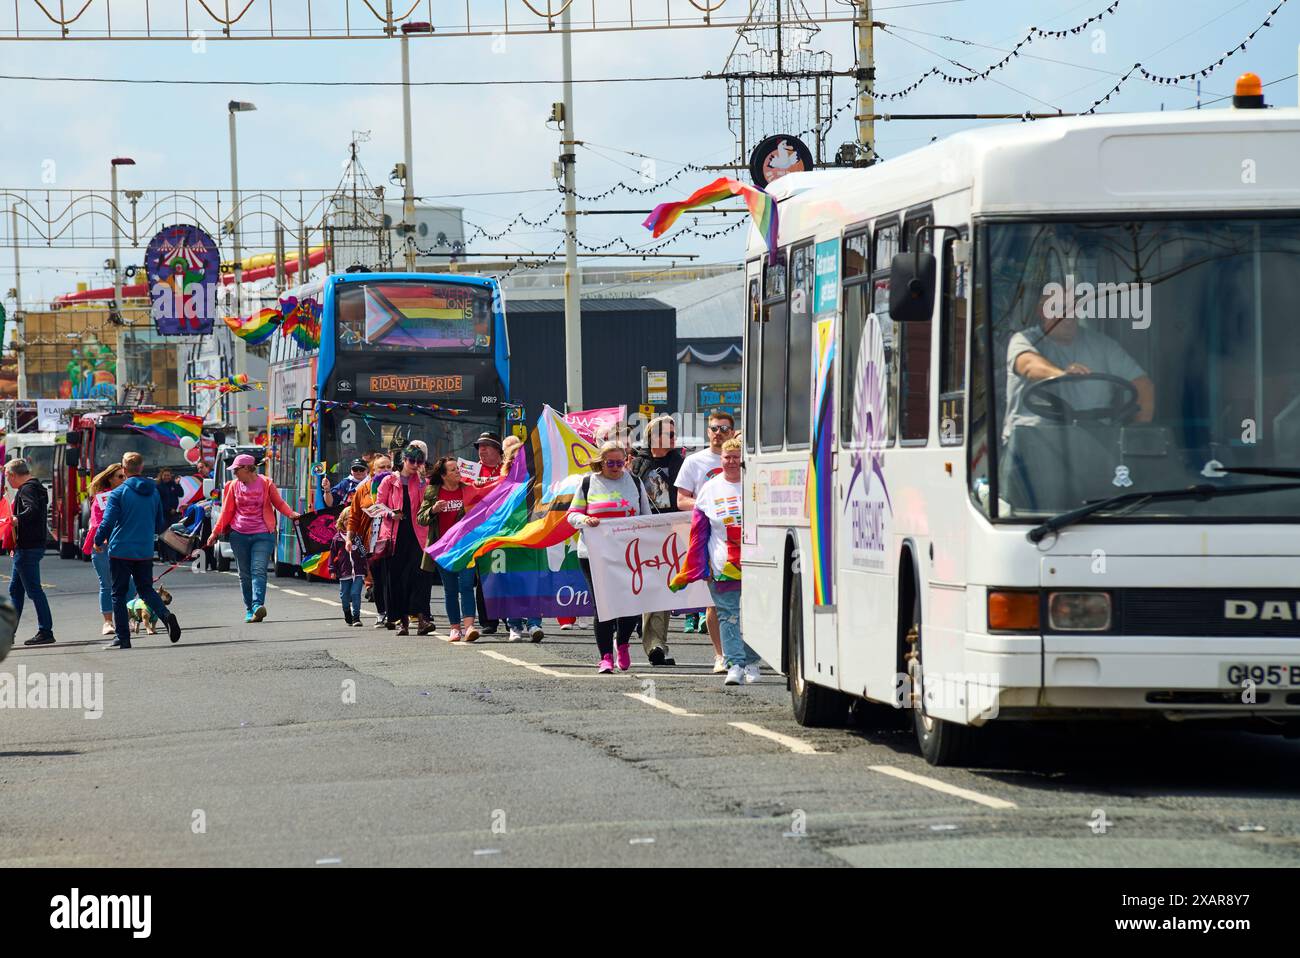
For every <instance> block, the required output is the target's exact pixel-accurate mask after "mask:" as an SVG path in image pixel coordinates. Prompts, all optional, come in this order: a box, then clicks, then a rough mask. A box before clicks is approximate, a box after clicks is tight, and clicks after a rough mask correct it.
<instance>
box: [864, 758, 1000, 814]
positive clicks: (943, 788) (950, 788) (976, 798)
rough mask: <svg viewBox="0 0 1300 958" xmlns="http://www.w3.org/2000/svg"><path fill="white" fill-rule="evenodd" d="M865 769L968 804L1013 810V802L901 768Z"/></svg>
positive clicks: (876, 766) (878, 766)
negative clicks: (930, 789) (923, 787)
mask: <svg viewBox="0 0 1300 958" xmlns="http://www.w3.org/2000/svg"><path fill="white" fill-rule="evenodd" d="M867 768H869V769H871V770H872V771H873V772H883V773H884V774H885V775H892V776H894V778H901V779H902V780H903V781H905V782H911V783H913V784H914V785H923V786H925V787H926V788H932V789H934V790H935V791H936V792H943V793H944V794H945V795H954V796H956V797H957V798H964V799H966V800H967V801H968V802H976V803H977V804H980V805H985V806H987V807H989V808H1015V807H1016V803H1015V802H1008V801H1007V800H1006V799H1003V798H994V797H993V796H992V795H981V794H980V793H979V792H973V791H971V790H970V789H969V788H961V787H960V786H957V785H949V784H948V783H947V782H941V781H939V780H938V779H937V778H930V777H929V776H928V775H917V774H916V773H915V772H908V771H904V770H903V769H901V768H895V767H894V766H892V765H868V766H867Z"/></svg>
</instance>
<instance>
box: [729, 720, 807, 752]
mask: <svg viewBox="0 0 1300 958" xmlns="http://www.w3.org/2000/svg"><path fill="white" fill-rule="evenodd" d="M727 724H728V725H730V726H731V727H732V728H738V729H740V730H741V731H742V732H748V733H749V734H750V735H757V736H758V737H759V738H766V739H771V740H772V741H773V742H776V743H778V744H780V745H784V746H785V747H786V748H788V749H789V750H790V751H792V752H794V753H795V754H796V755H822V754H825V753H823V752H819V751H817V749H815V748H813V745H812V743H811V742H805V741H804V740H803V739H801V738H795V737H794V736H792V735H782V734H781V733H780V732H773V731H772V730H771V729H767V728H763V726H761V725H754V724H753V723H752V722H728V723H727Z"/></svg>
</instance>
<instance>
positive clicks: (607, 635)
mask: <svg viewBox="0 0 1300 958" xmlns="http://www.w3.org/2000/svg"><path fill="white" fill-rule="evenodd" d="M578 561H579V562H581V563H582V574H583V575H585V576H586V577H587V584H588V585H591V563H590V562H588V561H587V560H586V559H579V560H578ZM591 601H592V602H593V604H594V603H595V601H596V587H595V586H594V585H593V586H591ZM640 621H641V616H639V615H621V616H619V617H618V618H616V619H603V620H602V619H597V620H596V648H597V649H598V650H599V651H600V654H601V655H612V654H613V652H614V633H615V631H616V630H617V632H618V644H619V645H627V644H628V642H630V641H631V640H632V632H633V631H634V630H635V629H636V627H637V624H638V623H639V622H640Z"/></svg>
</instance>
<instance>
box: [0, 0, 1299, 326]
mask: <svg viewBox="0 0 1300 958" xmlns="http://www.w3.org/2000/svg"><path fill="white" fill-rule="evenodd" d="M476 2H477V0H476ZM512 2H513V0H512ZM604 2H608V0H602V3H604ZM637 2H638V3H639V2H642V0H637ZM828 2H829V4H830V6H831V8H832V9H833V8H834V6H835V4H836V2H838V0H828ZM909 2H910V0H878V2H877V8H878V12H877V13H876V19H878V20H881V21H884V22H886V23H889V24H891V25H894V26H896V27H897V28H899V29H897V30H895V31H893V32H891V33H889V34H884V33H880V32H878V33H877V36H876V59H877V75H878V79H877V87H878V89H880V90H881V91H891V90H895V89H899V88H901V87H904V86H906V85H907V84H908V83H910V82H911V81H913V80H915V79H916V78H917V77H918V76H919V75H920V74H921V73H923V72H924V71H925V70H927V69H928V68H929V67H930V66H932V65H940V66H942V67H944V68H945V69H947V70H949V71H950V72H953V73H957V72H960V71H959V69H958V68H957V67H954V66H952V65H951V64H950V63H947V62H946V61H944V59H943V57H951V58H953V59H955V60H958V61H960V62H961V63H963V64H966V65H968V66H971V67H974V68H976V69H981V68H983V67H984V66H986V65H988V64H990V63H992V62H994V61H996V60H998V59H1000V58H1001V57H1002V56H1003V53H1002V52H999V51H1000V50H1006V49H1009V48H1010V46H1011V45H1012V44H1014V43H1015V42H1016V41H1018V40H1019V39H1021V38H1022V37H1023V36H1024V34H1025V31H1026V30H1027V29H1028V28H1029V27H1031V26H1035V25H1036V26H1039V27H1043V28H1046V29H1059V28H1064V27H1069V26H1073V25H1075V24H1076V23H1079V22H1081V21H1082V20H1084V19H1085V18H1087V17H1088V16H1090V15H1092V14H1094V13H1097V12H1099V11H1100V10H1101V9H1103V8H1104V7H1105V6H1106V4H1107V2H1108V0H1084V2H1080V0H959V2H951V3H944V4H933V5H925V6H909V5H908V4H909ZM1276 2H1277V0H1241V2H1234V0H1121V3H1120V6H1119V9H1118V10H1117V11H1116V13H1115V14H1113V15H1111V16H1108V17H1107V18H1106V19H1104V20H1103V21H1101V22H1100V23H1098V24H1095V25H1093V26H1092V27H1090V28H1089V30H1088V31H1086V32H1085V33H1084V34H1082V35H1079V36H1075V37H1070V38H1068V39H1065V40H1052V39H1041V40H1036V41H1035V42H1034V43H1032V44H1030V45H1029V46H1028V47H1026V48H1025V49H1024V51H1023V53H1024V55H1022V56H1020V57H1019V58H1017V59H1016V60H1014V61H1012V63H1011V64H1010V65H1009V66H1008V67H1007V68H1006V69H1004V70H1001V71H999V72H997V73H995V74H994V75H993V78H991V79H989V80H985V81H981V82H978V83H974V84H967V85H961V86H953V85H950V84H946V83H943V82H942V81H941V80H937V79H935V80H931V81H929V82H928V83H927V84H925V85H924V86H922V87H921V88H920V89H919V90H917V91H916V92H915V93H914V94H912V95H910V96H908V97H907V98H905V99H903V100H901V101H894V102H892V103H890V104H888V106H886V105H885V104H881V105H880V108H881V109H889V110H893V111H897V112H915V113H924V112H934V111H944V112H976V111H979V112H991V111H998V112H1002V111H1005V112H1012V111H1016V112H1018V111H1024V110H1048V109H1049V108H1051V107H1059V108H1060V109H1063V110H1065V111H1075V110H1082V109H1086V108H1087V107H1088V106H1089V105H1090V104H1091V103H1092V101H1093V100H1094V99H1097V98H1099V97H1100V96H1102V95H1104V94H1105V93H1106V92H1107V90H1108V89H1109V88H1110V87H1111V85H1113V83H1114V82H1115V81H1116V79H1118V75H1119V74H1121V73H1123V72H1124V71H1126V70H1127V69H1128V68H1129V67H1130V66H1131V65H1132V64H1133V63H1134V62H1135V61H1141V62H1142V63H1143V64H1144V65H1145V66H1146V67H1147V68H1148V69H1151V70H1153V71H1157V72H1161V73H1183V72H1190V71H1191V70H1193V69H1199V68H1201V67H1204V66H1206V65H1208V64H1210V63H1212V62H1213V61H1214V60H1217V59H1218V58H1219V57H1220V56H1221V55H1222V54H1223V53H1224V52H1225V51H1226V50H1228V49H1229V48H1230V47H1232V46H1234V45H1235V44H1236V43H1238V42H1239V41H1240V40H1241V39H1243V38H1244V37H1245V36H1246V34H1247V33H1248V32H1249V31H1250V30H1252V29H1254V28H1255V27H1256V26H1257V25H1258V24H1259V23H1260V22H1261V21H1262V20H1263V18H1264V17H1265V15H1266V14H1267V13H1268V11H1269V10H1270V9H1271V8H1272V7H1273V6H1274V5H1275V3H1276ZM736 3H737V0H728V4H729V6H728V9H730V8H731V6H732V5H735V4H736ZM499 7H500V4H499V2H498V3H497V4H496V8H497V9H499ZM601 8H602V9H603V7H601ZM520 9H522V8H520ZM845 9H846V10H847V9H848V8H847V7H846V8H845ZM1098 29H1100V30H1103V31H1104V50H1103V49H1101V44H1099V43H1098V41H1097V37H1096V36H1095V35H1094V34H1093V31H1095V30H1098ZM908 31H912V32H908ZM926 34H941V35H947V36H950V37H956V38H961V39H964V40H968V41H971V43H975V44H984V45H986V46H985V47H979V46H973V45H971V44H969V43H966V44H963V43H957V42H953V41H950V40H944V39H941V38H939V37H936V36H928V35H926ZM734 40H735V35H734V33H733V32H732V31H731V30H728V29H712V30H681V31H655V32H638V33H606V34H599V35H578V36H576V37H575V40H574V63H575V68H574V73H575V76H576V77H578V78H606V77H617V76H660V75H683V74H700V73H704V72H706V71H709V70H712V71H718V70H721V69H722V66H723V63H724V61H725V59H726V56H727V52H728V51H729V49H730V48H731V45H732V43H733V42H734ZM1298 42H1300V0H1290V2H1289V3H1287V4H1286V5H1285V6H1284V7H1283V8H1282V9H1281V11H1279V13H1278V14H1277V15H1276V16H1275V17H1274V19H1273V26H1272V27H1271V28H1270V29H1267V30H1264V31H1263V32H1262V33H1261V34H1260V35H1259V37H1257V39H1256V40H1255V41H1254V42H1253V43H1252V44H1251V45H1250V46H1249V47H1248V49H1247V50H1246V51H1244V52H1239V53H1237V54H1236V55H1235V56H1234V57H1233V58H1231V59H1230V60H1229V61H1228V62H1227V64H1225V66H1224V67H1222V68H1220V69H1219V70H1218V71H1217V72H1216V73H1214V74H1212V75H1211V76H1210V77H1209V78H1207V79H1206V80H1205V81H1203V95H1204V97H1205V98H1206V99H1207V100H1208V99H1212V98H1214V97H1216V96H1223V95H1228V94H1231V92H1232V86H1233V81H1234V79H1235V78H1236V76H1237V75H1238V74H1240V73H1241V72H1243V71H1245V70H1247V69H1249V70H1253V71H1255V72H1257V73H1259V74H1260V75H1261V76H1262V77H1263V79H1264V80H1265V82H1268V81H1271V80H1275V79H1279V78H1282V77H1286V76H1288V75H1290V74H1294V73H1295V72H1296V59H1297V52H1296V51H1297V43H1298ZM501 46H502V43H501V41H498V42H497V47H498V48H500V47H501ZM812 46H813V47H814V48H820V49H825V50H827V51H829V52H830V53H831V54H832V56H833V58H834V65H835V67H836V68H839V69H847V68H850V67H851V66H852V62H853V58H852V50H853V36H852V31H851V29H850V27H849V25H848V24H831V25H827V26H825V27H824V28H823V29H822V32H821V33H820V35H819V36H818V37H817V39H816V40H815V41H814V43H813V44H812ZM987 47H991V48H997V49H989V48H987ZM1042 58H1047V59H1042ZM412 60H413V67H412V78H413V79H414V80H417V81H418V80H436V79H457V80H489V79H513V80H532V81H539V80H543V79H558V78H559V76H560V40H559V37H558V36H538V37H522V36H508V37H505V38H504V49H496V50H494V48H493V41H492V40H491V39H490V38H487V37H472V38H433V39H425V40H419V41H416V42H413V44H412ZM0 64H2V65H0V73H3V74H34V75H40V76H54V75H70V76H107V77H137V78H144V77H170V78H188V79H221V80H243V81H247V80H253V79H257V80H274V79H322V80H354V81H355V80H397V79H399V78H400V60H399V48H398V45H397V43H396V42H395V41H384V40H375V41H342V42H303V41H274V42H231V41H224V42H222V41H216V40H211V39H210V40H209V41H208V43H207V45H206V52H204V53H194V52H192V51H191V48H190V44H188V43H182V42H153V43H149V42H111V43H107V42H106V43H61V42H4V43H0ZM995 81H996V82H995ZM0 84H3V92H4V96H3V102H4V104H5V107H4V109H3V110H0V144H3V145H2V146H0V184H3V186H4V187H17V188H39V187H42V185H43V184H42V169H43V166H42V164H43V163H45V162H46V161H50V160H52V161H53V162H54V164H55V166H54V169H55V171H56V173H55V175H56V181H55V182H54V183H53V184H50V185H51V187H52V188H61V189H76V188H96V189H106V188H107V186H108V179H109V176H108V173H109V170H108V160H109V158H110V157H112V156H118V155H129V156H132V157H134V158H135V160H136V163H137V165H136V166H135V167H134V168H131V169H129V170H127V171H126V172H125V173H124V174H123V176H122V179H121V186H122V188H124V189H125V188H137V189H152V188H159V187H182V188H190V187H193V188H204V189H218V188H219V189H227V188H228V187H229V159H228V147H227V134H226V111H225V104H226V102H227V101H228V100H230V99H244V100H251V101H253V102H255V103H256V104H257V106H258V110H257V112H255V113H250V114H245V115H243V116H241V117H240V118H239V137H240V139H239V146H240V180H241V187H242V188H244V189H250V188H267V189H271V188H313V189H327V188H329V187H332V186H333V185H334V184H335V183H336V182H337V181H338V178H339V175H340V173H341V169H342V164H343V162H344V160H345V159H346V153H347V144H348V141H349V139H350V134H351V131H352V130H370V131H371V133H372V139H371V140H370V142H368V143H366V144H364V145H363V146H362V154H361V156H362V161H363V163H364V164H365V166H366V168H367V171H368V172H369V174H370V176H371V178H372V180H374V181H375V182H377V183H378V182H385V181H386V180H387V176H388V171H389V170H390V169H391V167H392V165H393V163H394V162H396V161H397V160H400V159H401V149H402V139H401V134H402V128H401V99H400V91H399V90H398V89H397V88H392V87H382V88H377V87H372V88H321V87H263V88H258V87H255V86H248V85H239V86H231V87H224V86H223V87H166V86H150V87H139V86H110V85H101V84H71V83H57V84H56V83H36V82H28V81H0ZM1186 86H1187V87H1189V89H1180V88H1176V87H1172V86H1157V85H1153V84H1150V83H1147V82H1145V81H1143V80H1141V79H1137V78H1135V79H1132V80H1130V81H1129V82H1128V83H1127V84H1126V85H1125V87H1124V88H1123V90H1122V91H1121V92H1120V93H1119V94H1118V95H1117V96H1115V97H1112V99H1111V101H1110V103H1109V104H1108V105H1107V109H1108V110H1114V111H1132V110H1155V109H1160V108H1161V106H1162V105H1163V106H1164V108H1165V109H1185V108H1187V107H1190V106H1192V105H1194V103H1195V93H1194V90H1193V89H1190V88H1194V83H1188V84H1186ZM851 93H852V88H851V86H850V83H849V82H848V81H844V82H842V83H837V84H836V88H835V102H836V103H837V104H838V103H842V102H844V101H845V100H847V99H848V98H849V96H850V95H851ZM1266 93H1267V96H1268V100H1269V102H1270V103H1272V104H1275V105H1278V106H1295V105H1296V81H1295V80H1294V79H1289V80H1285V81H1283V82H1280V83H1277V84H1276V85H1274V86H1272V87H1269V88H1268V90H1267V91H1266ZM560 95H561V94H560V87H559V85H558V84H544V83H540V82H534V83H531V84H528V85H523V86H468V87H426V88H418V89H416V90H415V91H414V93H413V104H414V111H413V112H414V116H415V169H416V190H417V192H418V193H419V194H421V195H423V196H426V197H429V198H430V199H431V200H433V201H440V200H435V199H434V198H436V197H439V196H444V195H446V194H454V193H501V194H503V195H495V196H476V197H466V198H463V199H454V200H446V201H445V202H450V203H456V204H459V205H463V206H464V207H465V210H466V212H465V218H466V220H467V221H469V222H471V223H477V224H481V225H483V226H484V228H486V229H489V230H491V229H500V228H501V227H502V226H503V225H504V224H505V222H506V221H508V220H509V219H510V218H511V217H512V216H514V215H515V214H516V213H519V212H525V213H526V214H528V215H529V216H531V217H537V216H540V215H544V214H545V213H546V212H549V211H550V210H551V209H552V208H554V206H555V205H556V203H557V202H558V199H559V197H558V195H557V194H555V193H553V192H549V193H548V192H539V193H523V194H514V195H506V194H507V191H517V190H548V189H550V188H552V186H553V183H552V180H551V175H550V169H551V163H552V161H553V160H554V159H555V157H556V155H557V153H558V150H557V135H556V134H555V133H554V132H553V131H552V130H550V129H548V128H547V127H546V126H545V125H544V121H545V119H546V118H547V116H548V114H549V111H550V104H551V102H552V101H553V100H558V99H560ZM1049 104H1050V107H1049V106H1048V105H1049ZM1223 106H1224V104H1223V103H1219V104H1217V105H1216V106H1215V107H1214V108H1216V109H1222V108H1223ZM972 125H977V124H975V123H972V122H966V121H960V122H959V121H952V122H932V121H916V122H903V121H898V122H894V123H879V124H877V136H878V150H879V152H880V153H881V154H882V155H883V156H884V157H886V158H887V160H890V161H892V160H894V159H896V158H898V157H900V156H901V155H902V154H904V153H905V152H906V151H907V150H909V149H913V148H915V147H918V146H920V145H923V144H924V143H926V142H927V141H928V140H929V139H930V138H931V137H934V136H943V135H945V134H947V133H950V132H953V131H955V130H958V129H963V128H966V127H969V126H972ZM575 131H576V133H577V136H578V138H579V139H582V140H587V141H590V142H591V143H593V144H599V147H598V148H596V149H593V150H585V149H584V150H582V151H580V152H579V165H578V177H579V184H578V188H579V190H580V191H581V192H583V193H597V192H601V191H603V190H604V189H606V188H607V187H609V186H610V185H612V184H614V183H615V182H618V181H620V180H626V181H628V182H632V183H637V184H638V185H640V183H639V164H640V162H641V161H640V160H639V159H637V158H635V157H632V156H629V155H627V154H625V153H619V152H617V151H618V150H628V151H635V152H640V153H645V154H647V155H649V156H653V157H655V158H656V161H657V162H656V172H657V174H658V175H659V176H660V177H661V178H662V177H664V176H667V175H669V174H671V173H672V172H674V171H675V170H676V169H678V166H679V164H682V163H687V162H692V163H715V162H721V161H725V160H726V159H728V158H729V157H730V156H731V154H732V152H733V144H734V140H733V137H732V135H731V133H730V132H729V131H728V128H727V123H726V96H725V87H724V84H723V83H721V82H719V81H716V80H714V81H685V82H671V83H635V84H632V83H620V84H603V85H602V84H583V85H579V86H578V87H577V88H576V105H575ZM772 132H778V131H772ZM853 135H854V131H853V124H852V119H851V114H850V113H846V114H845V115H844V117H843V118H842V119H841V120H840V121H839V123H837V125H836V128H835V130H834V131H833V132H832V135H831V137H830V138H829V140H828V142H829V144H830V146H831V148H832V149H833V148H834V147H835V146H836V145H838V144H839V143H841V142H844V141H845V140H848V139H851V138H852V137H853ZM707 179H708V176H707V175H706V174H702V173H691V174H688V175H686V176H683V177H681V178H680V179H678V180H677V181H675V182H674V183H673V184H671V185H668V186H665V187H664V189H663V191H662V193H661V194H660V195H657V196H654V197H636V196H629V195H627V194H615V196H613V197H611V198H610V199H609V200H607V201H605V202H604V203H603V204H602V205H603V206H604V207H605V208H617V209H639V208H642V207H648V206H650V205H653V202H659V201H662V200H671V199H679V198H681V197H682V196H684V195H685V194H687V193H689V192H690V191H691V190H692V189H694V188H695V187H697V186H699V185H702V184H703V183H704V182H706V181H707ZM391 189H397V188H396V187H392V188H391ZM641 218H642V217H640V216H599V217H597V216H591V217H583V218H580V237H581V238H582V239H583V240H584V241H586V242H588V243H593V244H596V243H601V242H604V241H606V240H608V239H611V238H613V237H615V236H622V237H624V238H626V239H627V240H628V241H629V242H632V243H639V242H646V241H648V240H649V234H648V233H646V232H645V231H644V230H642V229H641V227H640V225H639V220H640V219H641ZM683 222H687V220H685V219H684V220H683ZM714 222H716V218H715V219H714ZM560 223H561V221H560V220H559V219H558V218H557V219H556V220H555V221H553V225H554V226H555V227H556V228H558V227H559V226H560ZM6 234H7V224H6V228H5V229H0V235H6ZM560 238H561V237H560V234H559V233H558V232H554V231H544V230H542V231H538V230H533V229H532V228H529V227H520V228H517V229H516V230H515V231H514V232H512V233H511V234H510V235H508V236H506V237H504V238H503V239H501V240H500V241H498V242H497V243H494V244H490V243H487V242H486V241H479V242H478V243H477V244H476V245H475V246H474V247H471V248H472V249H474V248H477V249H480V250H507V249H521V250H540V251H550V250H551V249H553V248H554V247H555V245H556V244H557V243H558V242H559V240H560ZM742 246H743V231H737V232H736V233H733V234H731V235H730V236H728V237H725V238H721V239H718V240H714V241H710V242H705V241H700V240H698V239H695V238H689V237H688V238H684V239H683V240H682V241H681V242H680V243H679V244H676V245H675V246H674V247H673V248H674V249H676V250H677V251H679V252H689V253H699V254H702V255H701V258H700V261H701V262H723V261H735V260H738V259H739V258H740V256H741V250H742ZM108 255H110V254H109V252H108V251H102V252H101V251H96V252H86V251H67V252H64V251H57V250H27V251H24V253H23V260H24V263H23V267H24V269H23V276H24V292H25V294H26V298H28V299H29V300H30V299H33V298H38V297H39V298H49V297H51V296H54V295H56V294H58V293H59V292H63V291H66V290H69V289H72V288H73V287H74V284H75V281H76V280H77V279H86V280H89V281H90V282H91V284H92V285H104V284H106V280H107V277H106V274H105V273H104V271H103V270H102V261H103V259H104V258H105V257H106V256H108ZM142 255H143V254H142V251H134V252H130V251H128V252H126V253H124V256H123V260H124V262H133V261H138V260H139V259H140V257H141V256H142ZM587 262H592V261H587ZM601 262H605V263H614V262H618V261H615V260H606V261H601ZM624 262H628V261H624ZM632 262H635V261H632ZM655 263H656V261H651V264H655ZM657 265H666V262H665V261H657ZM50 267H63V269H64V271H57V272H56V271H53V270H52V269H50ZM68 270H79V271H80V272H71V271H68ZM12 285H13V262H12V255H11V254H10V253H9V252H8V251H7V250H5V251H0V292H2V291H3V290H5V289H8V288H9V287H10V286H12Z"/></svg>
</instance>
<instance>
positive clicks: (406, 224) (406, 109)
mask: <svg viewBox="0 0 1300 958" xmlns="http://www.w3.org/2000/svg"><path fill="white" fill-rule="evenodd" d="M432 32H433V25H432V24H429V23H403V24H402V144H403V155H402V161H403V163H405V165H406V177H405V179H404V183H403V186H402V226H401V230H402V246H403V248H404V249H405V252H406V271H407V272H408V273H413V272H415V169H414V166H413V165H412V162H413V159H412V153H413V150H412V147H411V54H410V51H409V49H408V45H407V44H408V40H407V37H409V36H410V35H411V34H413V33H416V34H427V33H432Z"/></svg>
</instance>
